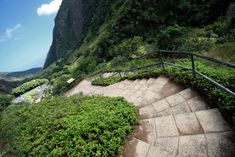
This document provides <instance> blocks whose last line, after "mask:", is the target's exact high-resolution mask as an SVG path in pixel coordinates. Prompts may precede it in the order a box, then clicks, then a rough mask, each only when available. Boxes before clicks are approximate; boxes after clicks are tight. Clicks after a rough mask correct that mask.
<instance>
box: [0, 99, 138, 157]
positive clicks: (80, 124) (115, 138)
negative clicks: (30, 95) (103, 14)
mask: <svg viewBox="0 0 235 157" xmlns="http://www.w3.org/2000/svg"><path fill="white" fill-rule="evenodd" d="M136 122H137V114H136V109H135V108H134V106H132V105H131V104H130V103H128V102H126V101H125V100H124V99H122V98H108V97H85V96H82V95H76V96H73V97H70V98H65V97H57V98H52V99H49V100H45V101H42V102H41V103H38V104H36V105H25V106H15V105H13V106H9V107H8V108H7V110H6V111H5V112H4V114H3V115H2V118H1V119H0V139H1V140H2V141H4V142H6V143H7V150H6V152H5V156H20V157H21V156H53V157H57V156H107V157H110V156H117V155H118V153H119V152H120V151H121V149H122V146H123V145H124V143H125V139H126V137H127V135H129V134H130V133H131V132H132V128H133V125H134V124H136Z"/></svg>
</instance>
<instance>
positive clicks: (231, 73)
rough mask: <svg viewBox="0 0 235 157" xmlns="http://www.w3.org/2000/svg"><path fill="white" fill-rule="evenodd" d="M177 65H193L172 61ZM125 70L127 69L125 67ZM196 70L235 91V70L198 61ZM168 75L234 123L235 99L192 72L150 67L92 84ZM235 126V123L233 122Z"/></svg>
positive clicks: (102, 84) (186, 62) (187, 62)
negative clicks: (193, 91)
mask: <svg viewBox="0 0 235 157" xmlns="http://www.w3.org/2000/svg"><path fill="white" fill-rule="evenodd" d="M171 62H175V63H176V64H179V65H182V66H185V67H189V68H190V67H191V66H192V65H191V64H192V63H191V61H190V60H187V59H178V60H171ZM124 68H125V67H124ZM196 68H197V70H198V71H200V72H202V73H203V74H206V75H207V76H209V77H210V78H212V79H213V80H215V81H217V82H218V83H220V84H222V85H223V86H225V87H226V88H229V89H231V90H232V91H235V79H234V78H235V70H234V69H230V68H225V67H223V66H218V65H212V64H211V63H207V62H205V61H201V60H196ZM162 73H163V74H165V75H168V76H169V77H170V78H171V79H173V80H175V81H178V82H180V83H181V84H183V85H185V87H194V88H196V89H197V90H198V91H200V93H202V94H203V95H204V96H205V97H206V98H207V99H208V102H209V103H210V104H211V106H212V107H219V109H220V111H221V112H222V113H224V115H225V116H226V118H227V120H228V121H230V122H231V123H232V117H234V119H235V106H234V104H235V98H234V97H233V96H230V95H229V94H227V93H225V92H224V91H223V90H220V89H218V88H217V87H215V86H214V85H213V84H211V83H210V82H208V81H207V80H205V79H204V78H202V77H200V76H197V75H196V76H197V77H196V78H194V77H193V74H192V71H188V70H182V69H178V68H175V67H169V66H168V67H166V71H164V72H163V71H162V68H161V67H149V68H144V69H141V70H138V71H136V72H134V73H132V74H127V75H126V76H125V77H123V78H120V77H109V78H103V79H101V78H98V79H96V80H94V81H93V82H92V84H93V85H99V86H107V85H111V84H114V83H117V82H120V81H122V80H125V79H130V80H135V79H142V78H151V77H155V78H157V77H158V76H159V75H160V74H162ZM233 123H234V124H235V121H234V122H233Z"/></svg>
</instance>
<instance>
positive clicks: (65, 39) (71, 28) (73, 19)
mask: <svg viewBox="0 0 235 157" xmlns="http://www.w3.org/2000/svg"><path fill="white" fill-rule="evenodd" d="M83 21H84V20H83V14H82V0H64V1H63V2H62V4H61V8H60V10H59V12H58V14H57V16H56V19H55V27H54V31H53V42H52V45H51V47H50V50H49V53H48V55H47V59H46V61H45V65H44V67H48V66H49V65H50V64H51V63H53V62H54V61H55V60H57V59H59V58H60V57H62V56H63V55H64V54H65V53H66V52H67V51H68V50H70V49H71V48H72V47H74V46H75V45H76V43H77V41H78V40H79V39H80V38H81V33H82V30H83Z"/></svg>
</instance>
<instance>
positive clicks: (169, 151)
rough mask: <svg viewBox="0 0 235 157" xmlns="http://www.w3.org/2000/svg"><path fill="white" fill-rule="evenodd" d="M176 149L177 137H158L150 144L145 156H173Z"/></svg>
mask: <svg viewBox="0 0 235 157" xmlns="http://www.w3.org/2000/svg"><path fill="white" fill-rule="evenodd" d="M177 150H178V137H165V138H158V139H157V140H156V142H155V144H154V145H151V146H150V149H149V152H148V155H147V157H175V156H176V154H177Z"/></svg>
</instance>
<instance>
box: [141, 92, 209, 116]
mask: <svg viewBox="0 0 235 157" xmlns="http://www.w3.org/2000/svg"><path fill="white" fill-rule="evenodd" d="M206 109H208V106H207V105H206V102H205V101H204V100H203V99H202V98H200V97H199V96H198V94H197V93H196V92H195V91H194V90H192V89H191V88H188V89H186V90H183V91H181V92H179V93H176V94H174V95H172V96H169V97H166V98H164V99H162V100H160V101H156V102H154V103H151V104H150V105H147V106H144V107H142V108H140V110H139V111H140V112H139V113H140V118H141V119H146V118H153V117H161V116H168V115H175V114H179V113H188V112H196V111H201V110H206Z"/></svg>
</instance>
